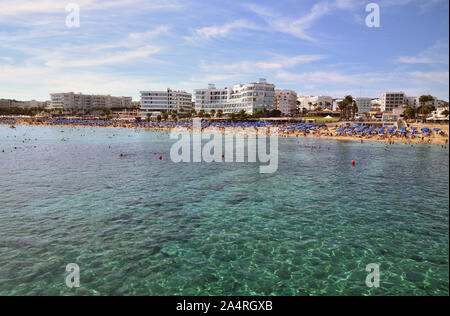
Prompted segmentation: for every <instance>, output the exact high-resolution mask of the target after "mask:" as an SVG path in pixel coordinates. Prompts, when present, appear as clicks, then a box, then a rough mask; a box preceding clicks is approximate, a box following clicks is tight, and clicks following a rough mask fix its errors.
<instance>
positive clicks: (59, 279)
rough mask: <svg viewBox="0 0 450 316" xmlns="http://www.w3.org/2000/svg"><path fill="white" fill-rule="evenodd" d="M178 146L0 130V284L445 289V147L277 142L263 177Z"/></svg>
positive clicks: (128, 135) (142, 136)
mask: <svg viewBox="0 0 450 316" xmlns="http://www.w3.org/2000/svg"><path fill="white" fill-rule="evenodd" d="M25 139H26V140H25ZM174 142H175V141H174V140H170V139H169V136H168V134H167V133H165V132H156V131H138V132H136V131H134V130H126V129H94V128H62V127H24V126H18V127H17V129H15V130H13V129H9V128H8V126H0V295H448V294H449V261H448V260H449V259H448V256H449V225H448V224H449V174H448V172H449V152H448V149H442V148H441V147H440V146H428V145H420V146H415V147H408V146H406V145H393V146H389V147H388V148H387V149H386V148H385V145H384V144H381V143H364V144H360V143H358V142H347V141H334V140H325V139H312V138H298V139H297V138H281V139H280V141H279V168H278V171H277V173H275V174H260V173H259V165H258V164H254V163H179V164H175V163H172V162H171V161H170V160H169V159H168V158H169V151H170V147H171V144H172V143H174ZM313 146H314V147H313ZM319 146H320V148H319ZM15 147H16V148H15ZM2 150H4V152H2ZM121 153H123V154H124V156H123V157H121V156H120V154H121ZM159 155H162V156H163V160H159V159H158V157H159ZM351 160H355V161H356V166H355V167H352V166H351ZM69 263H76V264H78V265H79V266H80V270H81V271H80V275H81V280H80V282H81V286H80V288H74V289H69V288H68V287H67V286H66V285H65V278H66V276H67V274H68V273H67V272H66V271H65V267H66V265H67V264H69ZM369 263H377V264H379V266H380V273H381V276H380V287H379V288H368V287H367V286H366V284H365V280H366V276H367V274H368V272H366V270H365V269H366V265H368V264H369Z"/></svg>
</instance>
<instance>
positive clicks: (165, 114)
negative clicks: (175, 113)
mask: <svg viewBox="0 0 450 316" xmlns="http://www.w3.org/2000/svg"><path fill="white" fill-rule="evenodd" d="M161 117H162V119H163V120H164V121H167V119H168V118H169V113H167V112H164V113H163V114H162V115H161Z"/></svg>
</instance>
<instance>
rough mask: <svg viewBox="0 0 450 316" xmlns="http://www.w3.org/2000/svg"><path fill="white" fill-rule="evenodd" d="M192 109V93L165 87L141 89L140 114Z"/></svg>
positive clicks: (154, 114)
mask: <svg viewBox="0 0 450 316" xmlns="http://www.w3.org/2000/svg"><path fill="white" fill-rule="evenodd" d="M191 109H192V94H190V93H187V92H185V91H175V90H171V89H167V90H165V91H141V116H142V117H145V116H147V115H148V114H151V115H152V116H156V115H159V114H161V113H162V112H169V111H177V112H180V113H184V112H188V111H190V110H191Z"/></svg>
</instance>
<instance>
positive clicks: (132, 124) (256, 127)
mask: <svg viewBox="0 0 450 316" xmlns="http://www.w3.org/2000/svg"><path fill="white" fill-rule="evenodd" d="M0 124H8V125H10V126H11V127H13V126H14V125H15V124H18V125H21V124H26V125H44V126H81V127H114V128H133V129H156V130H171V129H174V128H176V129H185V130H192V129H193V128H194V122H193V121H177V122H171V121H145V122H137V121H114V120H111V121H104V120H81V119H78V120H69V119H55V120H46V121H40V122H38V121H27V122H19V121H16V120H13V119H2V118H0ZM200 124H201V125H200V126H201V129H202V130H209V131H217V132H226V131H228V132H229V131H231V132H245V133H256V134H259V133H265V134H272V133H277V134H278V135H280V136H285V137H289V136H296V137H299V136H310V137H329V138H342V139H353V140H360V141H361V142H363V140H377V141H385V142H386V143H389V144H392V143H395V142H399V141H400V142H408V143H410V142H417V143H440V144H443V143H445V145H447V144H448V134H447V133H448V131H444V130H442V129H441V128H437V127H435V128H432V129H430V128H428V127H425V126H423V127H421V128H419V127H411V128H410V127H409V126H403V127H401V128H398V127H396V126H395V125H390V126H387V125H383V126H382V125H379V126H373V125H365V124H355V125H352V124H350V123H345V124H341V125H336V124H324V123H322V124H319V123H297V122H280V121H264V122H263V121H242V122H240V121H238V122H233V121H225V120H224V121H209V120H203V121H202V122H201V123H200Z"/></svg>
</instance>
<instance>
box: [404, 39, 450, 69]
mask: <svg viewBox="0 0 450 316" xmlns="http://www.w3.org/2000/svg"><path fill="white" fill-rule="evenodd" d="M448 56H449V46H448V43H442V42H436V43H435V44H434V45H433V46H431V47H430V48H428V49H426V50H424V51H422V52H420V53H419V54H418V55H417V56H400V57H398V58H397V59H396V61H397V62H398V63H403V64H427V65H433V64H443V65H448Z"/></svg>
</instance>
